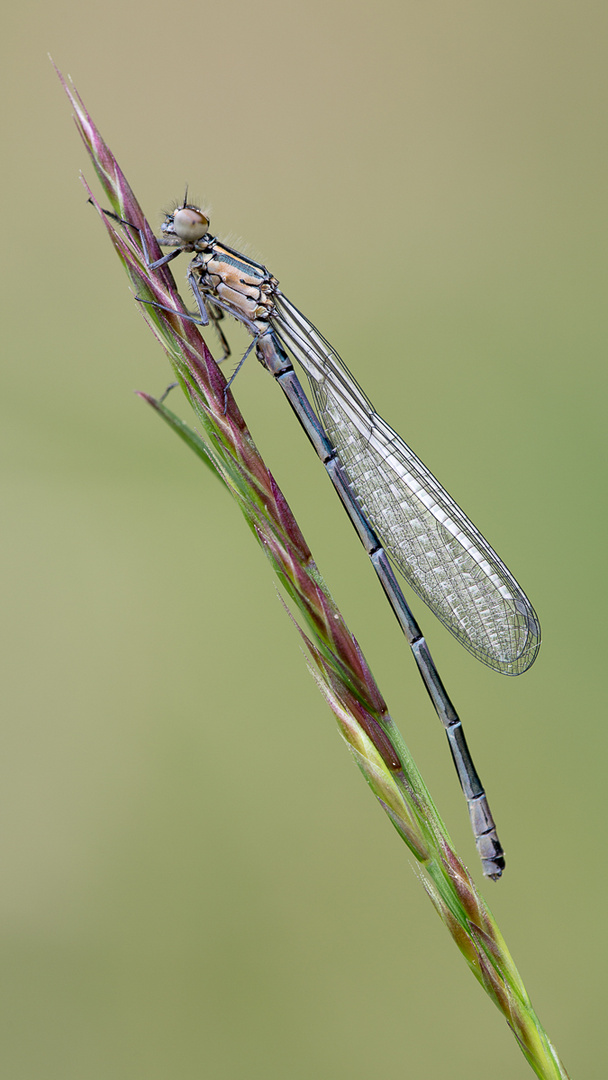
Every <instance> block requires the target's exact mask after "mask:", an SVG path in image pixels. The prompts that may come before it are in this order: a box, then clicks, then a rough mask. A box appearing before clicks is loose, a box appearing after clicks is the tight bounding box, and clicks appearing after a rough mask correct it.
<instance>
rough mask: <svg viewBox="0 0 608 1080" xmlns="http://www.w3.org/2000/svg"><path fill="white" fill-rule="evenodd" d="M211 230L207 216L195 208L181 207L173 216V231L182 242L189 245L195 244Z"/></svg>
mask: <svg viewBox="0 0 608 1080" xmlns="http://www.w3.org/2000/svg"><path fill="white" fill-rule="evenodd" d="M208 228H209V221H208V219H207V218H206V217H205V215H204V214H203V213H202V212H201V211H200V210H197V209H196V208H195V207H194V206H181V207H179V208H178V209H177V210H176V211H175V213H174V215H173V230H174V232H175V235H176V236H179V238H180V240H184V241H185V242H186V243H187V244H194V243H196V241H197V240H200V239H201V237H203V236H204V235H205V233H206V232H207V229H208Z"/></svg>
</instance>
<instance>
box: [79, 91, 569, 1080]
mask: <svg viewBox="0 0 608 1080" xmlns="http://www.w3.org/2000/svg"><path fill="white" fill-rule="evenodd" d="M58 74H59V72H58ZM59 77H60V78H61V81H62V84H63V86H64V88H65V90H66V93H67V94H68V97H69V99H70V101H71V103H72V105H73V108H74V111H75V119H76V125H77V128H78V130H79V132H80V135H81V136H82V139H83V141H84V144H85V147H86V149H87V151H88V153H89V155H90V157H91V160H92V162H93V165H94V167H95V170H96V172H97V175H98V178H99V180H100V183H101V186H102V188H103V192H104V197H105V199H107V200H108V202H109V204H110V206H111V208H112V210H113V211H114V212H115V213H116V214H117V215H118V216H119V217H121V218H124V219H126V220H127V221H129V222H131V224H132V225H134V226H136V227H137V228H139V229H141V230H142V231H143V233H144V235H145V236H146V238H147V244H148V251H149V252H150V255H151V256H152V257H153V258H155V257H157V255H158V254H160V252H159V251H158V248H157V246H156V243H155V241H154V234H153V232H152V230H151V228H150V226H149V225H148V223H147V221H146V220H145V218H144V216H143V213H142V211H141V208H140V206H139V204H138V202H137V200H136V198H135V196H134V194H133V192H132V190H131V188H130V186H129V184H128V183H127V181H126V178H125V177H124V175H123V173H122V171H121V170H120V168H119V166H118V164H117V162H116V160H115V158H114V156H113V155H112V153H111V151H110V150H109V149H108V147H107V146H106V144H105V143H104V141H103V139H102V138H101V136H100V134H99V132H98V131H97V129H96V127H95V125H94V124H93V121H92V120H91V118H90V116H89V114H88V113H87V111H86V109H85V107H84V105H83V103H82V101H81V99H80V97H79V96H78V94H77V93H76V92H75V90H73V88H71V87H70V86H68V85H67V84H66V82H65V80H64V79H63V78H62V76H61V75H60V74H59ZM85 186H86V187H87V192H88V194H89V197H90V199H91V201H92V202H93V204H94V206H95V207H96V209H97V211H98V213H99V216H100V220H101V222H102V223H103V225H104V227H105V229H106V230H107V233H108V235H109V237H110V240H111V241H112V243H113V244H114V247H115V249H116V252H117V254H118V256H119V258H120V260H121V262H122V264H123V266H124V268H125V269H126V271H127V274H128V275H129V278H130V280H131V283H132V285H133V287H134V289H135V293H136V295H137V296H139V297H142V298H144V299H147V300H152V301H155V302H157V303H158V304H161V305H164V306H165V307H169V308H170V309H171V310H170V311H165V310H161V309H160V308H157V307H151V306H149V305H143V304H140V305H138V307H139V310H140V311H141V312H142V314H143V317H144V318H145V320H146V322H147V323H148V325H149V326H150V328H151V330H152V331H153V333H154V334H155V336H156V337H157V338H158V340H159V341H160V342H161V344H162V346H163V348H164V349H165V351H166V352H167V355H168V357H169V360H170V362H171V365H172V367H173V370H174V372H175V376H176V378H177V380H178V382H179V384H180V386H181V388H182V390H183V391H184V393H185V395H186V397H187V398H188V400H189V402H190V404H191V405H192V408H193V409H194V412H195V415H196V417H197V419H198V421H199V423H200V424H201V426H202V429H203V431H204V433H205V435H206V438H203V437H201V436H200V435H199V434H197V433H196V432H195V431H193V430H192V429H191V428H189V427H188V426H187V425H186V424H184V423H183V421H181V420H180V419H178V417H176V416H175V415H174V414H173V413H172V412H171V411H170V410H169V409H168V408H167V407H166V405H165V404H164V403H163V402H161V401H157V400H155V399H154V398H152V397H150V396H149V395H145V394H142V395H141V396H142V397H143V398H144V400H146V401H147V402H148V403H149V404H150V405H151V406H152V407H153V408H154V409H155V410H156V412H157V413H158V414H159V415H160V416H161V417H162V418H163V419H164V420H165V421H166V423H167V424H169V426H170V427H171V428H172V429H173V431H175V433H176V434H177V435H179V436H180V438H182V439H183V440H184V441H185V442H186V443H187V444H188V445H189V446H190V447H191V449H192V450H193V451H194V452H195V453H196V454H197V455H198V456H199V458H200V459H201V460H202V461H203V462H204V463H205V464H206V465H207V466H208V467H209V468H210V469H211V470H212V471H213V472H214V473H215V474H216V475H217V476H218V477H219V478H220V479H221V480H222V481H223V483H224V484H225V485H226V487H227V488H228V490H229V491H230V492H231V493H232V495H233V496H234V498H235V499H236V500H237V502H238V504H239V506H240V508H241V510H242V512H243V515H244V517H245V520H246V521H247V524H248V525H249V527H250V528H251V530H252V532H253V534H254V535H255V537H256V539H257V541H258V543H259V544H260V545H261V546H262V548H263V549H264V551H265V552H266V555H267V556H268V559H269V561H270V563H271V565H272V567H273V569H274V570H275V572H276V574H277V576H278V578H279V581H280V582H281V584H282V585H283V587H284V589H285V592H286V593H287V596H288V597H289V599H290V601H291V603H292V605H293V610H294V611H295V612H296V613H297V615H298V616H299V619H300V622H297V621H296V620H295V619H294V621H296V625H297V627H298V631H299V633H300V635H301V637H302V640H303V641H304V643H305V644H306V647H307V650H308V654H309V657H310V667H311V670H312V671H313V674H314V677H315V679H316V681H317V684H318V686H319V689H320V690H321V692H322V693H323V695H324V696H325V698H326V700H327V702H328V704H329V706H330V708H331V709H332V711H333V713H334V715H335V717H336V719H337V721H338V725H339V728H340V731H341V733H342V735H343V737H344V739H345V741H346V743H347V744H348V746H349V748H350V750H351V752H352V754H353V756H354V758H355V761H356V763H357V765H358V766H359V768H360V769H361V771H362V773H363V775H364V777H365V779H366V780H367V782H368V784H369V786H370V788H371V789H372V791H373V793H374V794H375V795H376V797H377V799H378V800H379V801H380V803H381V805H382V806H383V808H384V810H385V811H386V813H387V814H388V816H389V818H390V820H391V821H392V823H393V825H394V826H395V828H396V829H397V831H398V833H399V835H400V836H401V837H402V838H403V840H404V841H405V843H406V845H407V847H408V848H409V850H410V851H411V852H412V854H413V855H414V857H415V859H416V860H417V863H418V866H419V870H420V877H421V880H422V883H423V885H424V887H425V889H426V891H427V893H428V895H429V896H430V898H431V900H432V902H433V904H434V906H435V909H436V910H437V912H438V914H439V916H440V918H441V919H442V920H443V922H444V923H445V925H446V926H447V928H448V930H449V932H450V934H451V935H452V937H453V938H454V941H455V942H456V944H457V945H458V948H459V949H460V951H461V953H462V954H463V956H464V958H465V960H466V961H467V963H468V965H469V967H470V969H471V971H472V972H473V974H474V976H475V978H476V979H477V980H478V981H479V982H480V983H481V985H482V986H483V988H484V989H485V990H486V992H487V993H488V994H489V996H490V997H491V999H492V1001H493V1002H494V1004H495V1005H496V1006H497V1008H498V1009H500V1011H501V1012H502V1014H503V1015H504V1017H505V1018H506V1020H507V1023H508V1024H509V1026H510V1028H511V1030H512V1031H513V1033H514V1035H515V1038H516V1039H517V1042H518V1044H519V1046H520V1048H521V1050H522V1052H523V1054H524V1055H525V1057H526V1059H527V1061H528V1062H529V1063H530V1066H531V1067H532V1069H533V1070H534V1072H535V1073H536V1075H537V1076H539V1077H541V1078H543V1080H567V1073H566V1071H565V1069H564V1068H563V1066H562V1065H561V1063H560V1061H559V1058H558V1056H557V1053H556V1051H555V1049H554V1048H553V1046H552V1045H551V1043H550V1041H549V1039H548V1037H547V1035H546V1033H545V1032H544V1030H543V1028H542V1026H541V1024H540V1022H539V1020H538V1018H537V1017H536V1014H535V1013H534V1011H533V1009H532V1006H531V1004H530V999H529V997H528V995H527V993H526V990H525V988H524V985H523V983H522V981H521V979H520V977H519V974H518V972H517V969H516V968H515V965H514V963H513V961H512V959H511V957H510V955H509V952H508V950H507V948H506V945H505V942H504V940H503V938H502V935H501V934H500V931H499V930H498V927H497V925H496V923H495V921H494V918H493V917H492V914H491V912H490V910H489V908H488V907H487V905H486V904H485V902H484V900H483V899H482V897H481V896H480V894H479V893H478V892H477V890H476V888H475V885H474V884H473V881H472V880H471V878H470V876H469V874H468V872H467V871H466V869H465V867H464V866H463V864H462V863H461V861H460V859H459V858H458V856H457V855H456V852H455V851H454V847H453V844H452V841H451V840H450V837H449V835H448V832H447V829H446V827H445V825H444V824H443V822H442V820H441V818H440V816H439V814H438V812H437V809H436V807H435V805H434V803H433V800H432V798H431V796H430V794H429V792H428V790H427V788H426V785H425V784H424V781H423V780H422V777H421V776H420V773H419V772H418V769H417V768H416V766H415V764H414V762H413V760H412V758H411V756H410V753H409V751H408V749H407V747H406V745H405V743H404V741H403V739H402V737H401V735H400V733H399V731H398V730H397V728H396V727H395V725H394V723H393V720H392V719H391V717H390V715H389V712H388V709H387V706H386V704H385V702H384V699H383V698H382V695H381V694H380V691H379V689H378V687H377V686H376V683H375V682H374V679H373V677H372V674H371V672H370V670H369V667H368V665H367V663H366V661H365V658H364V656H363V654H362V652H361V650H360V648H359V646H358V644H357V642H356V641H355V639H354V637H353V636H352V634H351V633H350V631H349V630H348V628H347V626H346V624H345V622H344V620H343V618H342V616H341V614H340V612H339V611H338V609H337V607H336V605H335V603H334V601H333V600H332V598H331V595H330V593H329V591H328V589H327V587H326V585H325V583H324V582H323V579H322V577H321V575H320V573H319V571H318V569H317V566H316V564H315V562H314V560H313V558H312V555H311V553H310V551H309V549H308V546H307V544H306V541H305V540H304V537H303V536H302V533H301V531H300V529H299V527H298V525H297V523H296V521H295V519H294V517H293V515H292V513H291V510H290V509H289V506H288V505H287V502H286V500H285V498H284V496H283V495H282V493H281V491H280V490H279V488H278V486H277V484H276V482H275V480H274V478H273V477H272V475H271V473H270V472H269V471H268V469H267V468H266V466H265V465H264V462H263V461H262V459H261V457H260V455H259V453H258V451H257V449H256V447H255V444H254V442H253V439H252V438H251V435H250V434H249V431H248V429H247V427H246V424H245V421H244V420H243V417H242V416H241V413H240V411H239V409H238V407H237V405H236V402H235V400H234V398H233V396H232V394H231V393H230V392H228V393H227V394H226V381H225V379H224V377H223V375H222V373H221V371H220V370H219V368H218V367H217V365H216V363H215V361H214V360H213V358H212V356H211V355H210V353H209V352H208V350H207V348H206V346H205V343H204V341H203V339H202V337H201V335H200V333H199V331H198V329H197V328H196V327H195V326H194V325H193V323H192V322H191V321H190V320H189V319H188V318H185V317H184V315H185V314H186V309H185V308H184V306H183V303H182V301H181V298H180V296H179V293H178V292H177V288H176V286H175V282H174V280H173V277H172V275H171V273H170V271H169V270H168V269H167V268H166V267H163V268H162V269H161V270H159V271H156V272H154V273H151V272H150V271H149V270H148V268H147V266H146V261H145V258H144V256H143V252H142V249H141V245H140V242H139V238H138V234H137V232H136V231H135V230H133V229H123V228H122V227H120V226H117V224H116V223H115V222H114V221H113V220H111V219H110V218H108V217H107V216H106V215H105V214H104V213H103V211H102V209H101V207H100V206H99V204H98V203H97V201H96V199H95V198H94V196H93V194H92V193H91V191H90V190H89V188H88V186H87V185H86V184H85ZM292 618H293V616H292Z"/></svg>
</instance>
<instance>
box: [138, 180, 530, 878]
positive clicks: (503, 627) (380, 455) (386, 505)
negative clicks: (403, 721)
mask: <svg viewBox="0 0 608 1080" xmlns="http://www.w3.org/2000/svg"><path fill="white" fill-rule="evenodd" d="M125 224H128V222H125ZM208 230H209V220H208V218H207V217H206V216H205V214H204V213H203V212H202V210H200V209H199V208H198V207H197V206H193V205H190V204H188V203H187V202H186V198H184V202H183V204H182V205H181V206H178V207H177V208H176V209H175V210H174V211H172V212H171V213H170V214H168V215H167V216H166V218H165V221H164V222H163V224H162V226H161V234H162V235H161V236H160V237H159V238H158V243H159V244H161V245H163V246H165V247H171V248H172V249H173V250H171V251H170V252H169V253H167V254H166V255H164V256H163V257H162V258H159V259H156V260H154V261H153V260H151V259H150V258H149V255H148V249H147V246H146V242H145V237H144V236H143V234H141V233H140V237H141V241H142V246H143V251H144V255H145V258H146V262H147V264H148V266H149V268H150V269H151V270H156V269H158V268H159V267H161V266H164V265H165V264H166V263H168V262H170V261H171V260H172V259H174V258H176V257H177V256H178V255H179V254H180V253H181V252H183V251H184V252H190V253H193V255H194V257H193V259H192V260H191V262H190V265H189V267H188V274H187V276H188V281H189V284H190V286H191V288H192V292H193V293H194V297H195V300H196V304H197V308H198V315H197V316H191V318H192V319H193V321H195V322H197V323H199V324H200V325H203V326H206V325H208V323H209V321H210V320H211V321H212V322H213V323H214V324H215V326H216V329H217V330H218V333H219V335H220V339H221V341H222V344H223V347H224V352H225V355H228V353H229V351H230V350H229V347H228V343H227V342H226V339H225V336H224V334H223V332H222V330H221V327H220V326H219V319H220V318H221V316H222V313H223V312H227V313H228V314H229V315H232V316H233V317H234V318H235V319H237V320H238V321H239V322H240V323H242V324H243V326H245V327H246V329H247V330H248V331H249V333H250V334H251V335H252V338H253V341H252V343H251V345H250V346H249V349H248V350H247V353H248V352H249V351H250V350H251V349H252V348H253V347H254V346H255V349H256V353H257V356H258V359H259V360H260V361H261V363H262V364H263V365H264V366H265V367H266V368H267V369H268V371H270V373H271V374H272V375H273V376H274V377H275V378H276V380H277V382H278V383H279V385H280V386H281V388H282V389H283V391H284V393H285V394H286V396H287V398H288V400H289V403H290V405H291V406H292V408H293V410H294V412H295V413H296V416H297V417H298V420H299V421H300V423H301V425H302V427H303V428H304V430H305V432H306V434H307V436H308V438H309V439H310V441H311V443H312V444H313V446H314V448H315V450H316V452H317V454H318V455H319V457H320V458H321V461H322V462H323V464H324V466H325V468H326V470H327V472H328V474H329V477H330V479H331V481H332V483H333V484H334V486H335V488H336V490H337V492H338V495H339V496H340V499H341V501H342V503H343V505H344V507H345V509H346V511H347V513H348V515H349V517H350V519H351V521H352V522H353V524H354V526H355V529H356V531H357V533H358V535H359V538H360V540H361V541H362V543H363V546H364V547H365V550H366V551H367V553H368V555H369V557H370V560H371V562H372V565H373V567H374V569H375V571H376V573H377V575H378V577H379V579H380V582H381V584H382V587H383V589H384V591H385V593H386V595H387V597H388V600H389V602H390V604H391V607H392V608H393V611H394V613H395V615H396V617H397V619H398V621H399V624H400V626H401V628H402V630H403V632H404V634H405V636H406V637H407V640H408V642H409V644H410V646H411V649H412V652H413V654H414V657H415V659H416V663H417V664H418V668H419V670H420V674H421V676H422V679H423V681H424V684H425V686H426V689H427V691H428V693H429V695H430V697H431V699H432V701H433V705H434V707H435V709H436V712H437V714H438V716H439V718H440V720H441V722H442V723H443V725H444V727H445V730H446V734H447V737H448V742H449V745H450V750H451V752H452V757H453V759H454V763H455V766H456V770H457V773H458V777H459V780H460V784H461V787H462V790H463V793H464V795H465V798H466V800H467V804H468V809H469V815H470V819H471V824H472V828H473V835H474V837H475V842H476V845H477V849H478V851H479V855H480V857H481V860H482V865H483V871H484V874H486V876H488V877H491V878H493V879H496V878H499V877H500V876H501V874H502V871H503V869H504V866H505V859H504V851H503V849H502V846H501V844H500V841H499V839H498V835H497V832H496V827H495V825H494V820H493V818H492V814H491V812H490V808H489V806H488V802H487V798H486V795H485V792H484V789H483V786H482V783H481V780H480V778H479V776H478V774H477V771H476V769H475V766H474V765H473V761H472V759H471V755H470V753H469V750H468V747H467V743H466V740H465V737H464V733H463V730H462V724H461V721H460V719H459V717H458V715H457V713H456V710H455V708H454V706H453V704H452V702H451V701H450V698H449V696H448V694H447V691H446V690H445V688H444V686H443V683H442V681H441V678H440V676H439V673H438V671H437V669H436V667H435V664H434V662H433V660H432V657H431V655H430V652H429V649H428V646H427V644H426V642H425V640H424V637H423V635H422V633H421V631H420V628H419V627H418V624H417V622H416V620H415V618H414V616H413V615H412V613H411V611H410V608H409V605H408V604H407V601H406V600H405V597H404V596H403V593H402V591H401V589H400V587H399V584H398V582H397V579H396V577H395V575H394V573H393V570H392V568H391V565H390V563H389V560H388V558H387V553H388V554H389V555H390V557H391V558H392V560H393V562H394V563H395V565H396V566H397V567H398V569H399V570H400V571H401V573H402V574H403V576H404V577H405V579H406V581H407V582H408V583H409V585H410V586H411V587H412V588H413V589H414V591H415V592H416V593H417V594H418V596H420V598H421V599H422V600H424V601H425V603H426V604H428V606H429V607H430V608H431V610H432V611H433V612H434V613H435V615H436V616H437V618H438V619H440V620H441V622H442V623H443V624H444V625H445V626H446V627H447V628H448V630H450V631H451V633H452V634H453V635H454V636H455V637H456V638H457V639H458V640H459V641H460V642H461V644H462V645H464V646H465V648H467V649H468V650H469V651H470V652H472V653H473V654H474V655H475V656H476V657H477V658H478V659H479V660H481V661H482V662H483V663H485V664H487V665H488V666H489V667H491V668H494V670H496V671H501V672H503V673H504V674H507V675H519V674H521V672H523V671H526V670H527V668H529V667H530V665H531V664H532V663H533V662H534V660H535V658H536V655H537V653H538V649H539V646H540V624H539V621H538V618H537V616H536V613H535V611H534V609H533V607H532V605H531V604H530V601H529V600H528V598H527V597H526V595H525V593H524V592H523V590H522V589H521V588H520V586H519V585H518V583H517V582H516V580H515V578H514V577H513V575H512V574H511V573H510V571H509V570H508V569H507V567H506V566H505V564H504V563H503V562H502V560H501V559H500V558H499V557H498V555H497V554H496V553H495V551H494V550H493V549H492V548H491V547H490V545H489V544H488V542H487V541H486V540H485V539H484V537H483V536H482V535H481V533H480V532H479V531H478V529H476V528H475V526H474V525H473V524H472V523H471V521H469V519H468V517H467V516H466V514H465V513H464V512H463V511H462V510H461V509H460V507H459V506H458V505H457V504H456V503H455V502H454V500H453V499H452V498H451V496H450V495H449V494H448V493H447V491H445V489H444V488H443V487H442V486H441V484H440V483H439V481H438V480H437V479H436V478H435V477H434V476H433V474H432V473H431V472H430V471H429V470H428V469H427V468H426V466H425V465H424V464H423V463H422V462H421V461H420V459H419V458H418V457H417V456H416V454H414V452H413V451H412V450H411V449H410V447H409V446H407V444H406V443H405V442H404V441H403V439H401V437H400V436H399V435H398V434H397V433H396V432H395V431H394V430H393V429H392V428H391V427H389V425H388V424H387V423H386V421H385V420H383V419H382V417H381V416H379V415H378V413H377V412H376V411H375V410H374V408H373V406H372V404H371V402H370V401H369V399H368V398H367V397H366V395H365V394H364V393H363V391H362V390H361V388H360V386H359V385H358V384H357V382H356V380H355V379H354V378H353V376H352V375H351V373H350V372H349V370H348V368H347V367H346V365H345V364H344V363H343V361H342V360H341V359H340V357H339V356H338V354H337V353H336V351H335V350H334V349H333V348H332V346H331V345H330V344H329V343H328V342H327V341H326V340H325V338H324V337H323V336H322V335H321V334H320V333H319V331H318V330H316V329H315V327H314V326H313V325H312V323H311V322H309V320H308V319H307V318H306V317H305V316H304V315H302V313H301V312H300V311H298V309H297V308H296V307H295V306H294V305H293V304H292V303H291V302H290V301H289V300H288V299H287V298H286V297H285V296H284V295H283V293H282V292H281V290H280V289H279V286H278V282H277V280H276V278H274V277H273V276H272V275H271V274H270V273H269V272H268V270H267V269H266V268H265V267H264V266H261V265H259V264H258V263H256V262H253V261H252V260H251V259H249V258H247V256H245V255H242V254H241V253H240V252H238V251H235V250H233V249H232V248H229V247H227V246H226V245H225V244H222V243H221V242H220V241H219V240H217V238H216V237H214V236H212V235H211V234H210V233H209V231H208ZM247 353H246V354H245V355H247ZM290 355H291V356H293V357H294V358H295V359H296V360H297V362H298V363H299V364H300V366H301V367H302V368H303V369H304V371H305V372H306V374H307V376H308V379H309V382H310V385H311V389H312V395H313V400H314V403H315V406H316V412H315V409H313V407H312V406H311V404H310V402H309V401H308V399H307V397H306V395H305V393H304V390H303V388H302V386H301V384H300V382H299V380H298V378H297V376H296V374H295V372H294V369H293V367H292V364H291V361H290V358H289V356H290ZM243 359H244V358H243ZM241 362H242V361H241ZM239 367H240V364H239ZM237 370H238V368H237Z"/></svg>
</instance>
